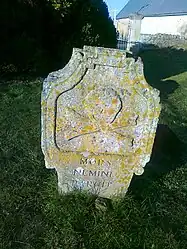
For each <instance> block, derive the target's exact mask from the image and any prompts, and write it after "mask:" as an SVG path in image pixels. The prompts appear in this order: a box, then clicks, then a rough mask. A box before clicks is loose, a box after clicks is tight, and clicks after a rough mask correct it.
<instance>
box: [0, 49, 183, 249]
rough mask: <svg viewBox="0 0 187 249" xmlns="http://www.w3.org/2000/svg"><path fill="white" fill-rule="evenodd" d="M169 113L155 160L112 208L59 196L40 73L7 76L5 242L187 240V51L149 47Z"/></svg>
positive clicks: (177, 246) (137, 244)
mask: <svg viewBox="0 0 187 249" xmlns="http://www.w3.org/2000/svg"><path fill="white" fill-rule="evenodd" d="M141 57H142V58H143V61H144V64H145V75H146V79H147V81H148V82H149V83H150V84H151V85H152V86H154V87H156V88H158V89H159V90H160V91H161V102H162V113H161V117H160V125H159V128H158V131H157V136H156V140H155V146H154V150H153V155H152V159H151V161H150V163H149V164H148V165H147V166H146V169H145V173H144V174H143V175H142V176H139V177H134V179H133V181H132V183H131V186H130V188H129V192H128V194H127V195H126V196H125V198H118V199H116V200H115V201H114V202H113V208H110V209H109V210H107V212H104V211H102V210H99V209H98V208H97V207H96V206H95V202H94V198H93V197H92V196H90V195H87V194H85V193H72V194H71V195H67V196H59V195H58V192H57V178H56V174H55V171H53V170H48V169H45V166H44V159H43V155H42V152H41V149H40V94H41V89H42V82H41V81H40V80H33V81H32V80H28V81H27V80H24V81H20V80H13V81H8V82H7V81H4V82H0V125H1V129H0V171H1V172H0V248H1V249H71V248H72V249H79V248H80V249H83V248H84V249H97V248H98V249H115V248H116V249H135V248H137V249H186V248H187V156H186V155H187V149H186V146H187V52H185V51H183V52H182V51H177V50H171V49H161V50H157V51H147V52H144V53H142V54H141Z"/></svg>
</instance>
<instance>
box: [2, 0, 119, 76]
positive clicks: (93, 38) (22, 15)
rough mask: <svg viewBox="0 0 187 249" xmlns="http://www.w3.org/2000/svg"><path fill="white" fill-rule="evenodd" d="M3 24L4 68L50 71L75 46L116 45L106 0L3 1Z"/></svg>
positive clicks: (65, 59)
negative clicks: (9, 66)
mask: <svg viewBox="0 0 187 249" xmlns="http://www.w3.org/2000/svg"><path fill="white" fill-rule="evenodd" d="M0 28H1V40H0V51H1V56H0V70H2V68H5V67H6V65H13V66H12V67H11V68H14V69H15V70H17V71H19V72H20V71H26V72H27V71H28V70H31V71H34V70H35V71H36V72H45V73H48V72H49V71H50V70H55V69H57V68H59V67H62V66H64V64H66V63H67V61H68V59H69V58H70V56H71V52H72V48H73V47H82V46H83V45H91V46H104V47H115V46H116V32H115V28H114V25H113V23H112V20H111V19H110V18H109V14H108V9H107V6H106V4H105V3H104V2H103V0H14V1H12V0H6V1H1V3H0Z"/></svg>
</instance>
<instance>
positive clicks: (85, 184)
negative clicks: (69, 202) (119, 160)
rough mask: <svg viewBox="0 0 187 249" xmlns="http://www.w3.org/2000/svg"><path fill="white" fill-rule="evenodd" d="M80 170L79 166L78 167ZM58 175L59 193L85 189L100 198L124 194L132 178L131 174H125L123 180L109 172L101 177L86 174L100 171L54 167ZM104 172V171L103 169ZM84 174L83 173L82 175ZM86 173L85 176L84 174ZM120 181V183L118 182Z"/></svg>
mask: <svg viewBox="0 0 187 249" xmlns="http://www.w3.org/2000/svg"><path fill="white" fill-rule="evenodd" d="M78 170H80V168H79V169H78ZM56 171H57V175H58V190H59V193H60V194H66V193H70V192H73V191H76V190H78V191H86V192H87V193H89V194H93V195H96V196H99V197H100V198H108V199H110V198H113V197H115V196H119V195H125V194H126V192H127V190H128V187H129V185H130V182H131V180H132V177H133V174H131V175H128V176H125V179H126V180H125V181H124V180H123V182H122V180H121V179H116V177H115V176H113V177H111V176H110V175H109V174H108V176H107V177H106V174H107V173H106V172H105V177H103V179H102V178H101V177H98V176H95V177H94V176H88V174H95V175H96V174H102V171H100V172H99V171H89V173H88V171H87V173H86V171H84V170H83V169H82V172H81V171H79V172H80V173H76V176H75V175H74V172H75V171H76V172H78V171H77V170H76V169H75V170H72V171H68V172H67V171H65V170H63V169H60V168H58V169H56ZM103 172H104V171H103ZM83 174H84V175H83ZM86 174H87V176H86ZM120 182H121V183H120Z"/></svg>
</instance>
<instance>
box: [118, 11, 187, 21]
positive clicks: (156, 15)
mask: <svg viewBox="0 0 187 249" xmlns="http://www.w3.org/2000/svg"><path fill="white" fill-rule="evenodd" d="M119 14H120V13H119ZM119 14H118V15H119ZM132 14H136V13H132ZM139 14H141V15H143V14H142V13H139ZM118 15H117V16H116V20H121V19H126V18H129V16H124V17H118ZM185 15H187V12H177V13H162V14H152V15H143V17H164V16H185Z"/></svg>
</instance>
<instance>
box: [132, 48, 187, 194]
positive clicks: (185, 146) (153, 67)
mask: <svg viewBox="0 0 187 249" xmlns="http://www.w3.org/2000/svg"><path fill="white" fill-rule="evenodd" d="M155 48H156V49H152V50H147V51H144V52H141V54H140V55H139V56H140V57H141V58H142V60H143V63H144V74H145V78H146V81H147V82H148V83H149V84H150V85H151V86H152V87H154V88H157V89H158V90H159V91H160V97H161V104H162V107H164V106H165V105H166V104H167V106H169V108H170V109H169V111H168V110H167V111H166V110H162V112H161V117H160V119H161V121H162V119H163V117H164V120H166V123H168V125H166V124H159V125H158V128H157V132H156V137H155V142H154V146H153V151H152V156H151V160H150V162H149V163H148V164H147V165H146V167H145V172H144V174H143V175H142V176H134V178H133V180H132V182H131V185H130V188H129V191H130V192H132V193H133V194H135V195H136V196H141V192H144V191H146V190H147V189H149V187H151V186H152V184H154V181H157V180H159V179H161V178H162V177H163V176H164V175H167V174H168V173H170V172H171V171H174V170H175V169H176V168H178V167H180V166H181V165H184V164H185V163H186V162H187V157H186V155H187V139H186V135H187V127H186V126H185V127H183V126H182V125H181V124H182V123H184V122H185V121H184V117H183V113H182V112H181V113H180V106H177V107H176V105H175V103H172V101H171V100H169V96H170V95H171V94H173V93H175V91H176V90H177V89H178V88H179V87H180V84H179V83H177V82H176V81H174V80H170V79H169V80H165V79H167V78H169V77H171V76H176V75H179V74H181V73H184V72H186V71H187V51H184V50H177V49H173V48H162V49H159V48H157V47H156V46H155ZM163 109H164V108H163ZM186 109H187V107H186ZM175 120H177V122H178V125H175V129H174V130H175V132H173V129H172V128H173V127H174V125H173V122H175ZM178 134H180V135H181V136H178ZM179 137H183V138H184V139H183V141H181V140H180V139H179ZM184 141H185V142H184Z"/></svg>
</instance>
